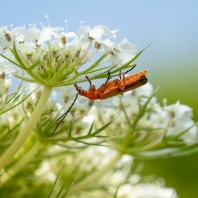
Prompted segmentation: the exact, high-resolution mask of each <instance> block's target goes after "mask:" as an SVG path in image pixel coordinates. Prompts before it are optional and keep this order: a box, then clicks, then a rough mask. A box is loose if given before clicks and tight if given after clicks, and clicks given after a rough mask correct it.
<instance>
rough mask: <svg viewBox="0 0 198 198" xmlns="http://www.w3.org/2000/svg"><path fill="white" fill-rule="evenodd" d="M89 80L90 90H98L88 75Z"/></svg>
mask: <svg viewBox="0 0 198 198" xmlns="http://www.w3.org/2000/svg"><path fill="white" fill-rule="evenodd" d="M86 78H87V80H88V82H89V90H90V91H96V87H95V86H94V85H92V82H91V80H90V79H89V78H88V76H86Z"/></svg>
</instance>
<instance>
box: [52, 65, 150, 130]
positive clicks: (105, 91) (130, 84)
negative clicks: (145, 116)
mask: <svg viewBox="0 0 198 198" xmlns="http://www.w3.org/2000/svg"><path fill="white" fill-rule="evenodd" d="M134 67H135V66H133V67H132V68H131V69H129V70H127V71H126V72H124V73H123V77H122V76H121V73H120V75H119V76H120V79H115V80H112V81H109V80H110V72H108V77H107V80H106V82H105V83H104V84H102V85H101V86H100V87H99V88H98V89H96V87H95V85H92V83H91V80H90V79H89V78H88V76H86V78H87V80H88V82H89V85H90V87H89V90H83V89H82V88H81V87H79V86H78V85H77V84H74V87H75V89H76V91H77V94H76V97H75V99H74V101H73V103H72V104H71V106H70V107H69V109H68V110H67V111H66V112H65V113H64V114H63V115H62V116H61V117H60V118H58V120H57V121H59V120H60V121H59V123H58V125H57V126H56V128H55V129H54V130H53V132H52V134H53V133H54V132H55V131H56V129H57V128H58V126H59V125H60V123H61V122H62V121H63V120H64V118H65V117H66V116H67V114H68V113H69V111H70V110H71V108H72V107H73V105H74V103H75V102H76V100H77V98H78V95H81V96H84V97H86V98H89V99H90V100H105V99H107V98H111V97H113V96H116V95H119V94H121V95H122V94H123V93H125V92H127V91H130V90H133V89H136V88H138V87H141V86H142V85H145V84H146V83H147V81H148V79H147V78H146V74H147V70H143V71H141V72H139V73H136V74H133V75H130V76H126V77H125V75H126V74H127V73H128V72H129V71H131V70H132V69H133V68H134Z"/></svg>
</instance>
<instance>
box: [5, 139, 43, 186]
mask: <svg viewBox="0 0 198 198" xmlns="http://www.w3.org/2000/svg"><path fill="white" fill-rule="evenodd" d="M41 147H42V144H41V143H40V142H39V141H37V142H36V143H35V144H34V146H33V147H32V148H31V149H30V150H29V151H28V152H27V153H26V154H25V155H23V156H22V157H21V159H19V161H17V162H16V163H15V164H14V165H13V166H12V167H11V169H9V170H8V172H7V173H5V174H3V176H2V178H1V183H2V184H5V183H6V182H7V181H9V179H11V178H12V177H13V176H14V175H16V174H17V173H18V172H19V171H20V170H21V169H23V168H24V166H25V165H26V164H27V163H28V162H29V161H31V160H32V159H33V157H34V156H35V155H36V154H37V153H38V151H39V150H40V149H41Z"/></svg>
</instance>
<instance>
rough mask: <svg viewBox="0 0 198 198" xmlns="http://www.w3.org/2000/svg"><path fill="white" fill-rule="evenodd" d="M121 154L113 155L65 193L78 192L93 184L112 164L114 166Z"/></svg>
mask: <svg viewBox="0 0 198 198" xmlns="http://www.w3.org/2000/svg"><path fill="white" fill-rule="evenodd" d="M121 157H122V155H121V154H120V153H117V155H116V156H115V157H113V158H112V159H111V160H110V161H109V163H108V164H106V165H105V166H104V167H102V168H100V169H98V170H96V171H95V172H93V173H92V174H90V175H89V176H88V177H86V178H85V179H84V180H82V181H80V182H79V183H77V184H76V185H74V186H72V187H71V189H69V192H68V193H67V195H71V194H74V193H78V192H79V191H81V190H83V189H86V188H87V187H89V186H90V185H92V184H94V183H95V182H96V181H98V180H99V179H100V178H101V177H102V176H103V175H104V174H105V173H106V172H107V171H109V170H110V169H111V168H112V167H113V166H115V163H116V162H118V161H119V160H120V158H121Z"/></svg>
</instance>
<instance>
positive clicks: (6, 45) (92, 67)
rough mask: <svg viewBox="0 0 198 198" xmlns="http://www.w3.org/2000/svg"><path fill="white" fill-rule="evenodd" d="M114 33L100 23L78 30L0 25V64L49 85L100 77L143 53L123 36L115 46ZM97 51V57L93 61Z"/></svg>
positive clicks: (4, 68)
mask: <svg viewBox="0 0 198 198" xmlns="http://www.w3.org/2000/svg"><path fill="white" fill-rule="evenodd" d="M117 32H118V30H114V31H111V30H109V28H108V27H106V26H102V25H98V26H95V27H94V28H90V27H89V26H81V27H80V29H79V31H78V32H77V33H74V32H64V29H63V28H61V27H50V26H48V27H44V26H42V29H41V30H40V29H38V28H37V27H36V26H35V25H33V26H31V27H30V28H29V29H28V30H26V29H25V27H16V28H14V29H11V30H8V28H7V27H0V47H1V56H2V57H3V58H2V59H1V60H0V61H1V64H0V65H1V67H2V68H3V70H4V71H5V72H6V71H7V73H12V74H13V75H14V76H16V77H18V78H20V79H22V80H25V81H27V82H35V83H37V84H41V85H47V86H51V87H58V86H65V85H71V84H74V83H77V82H82V81H85V80H86V78H85V75H89V78H90V79H93V78H102V77H105V76H106V75H107V72H108V71H110V72H111V74H113V73H116V72H118V71H119V70H121V69H124V68H128V67H131V66H132V63H133V61H134V60H135V59H136V58H137V57H138V56H139V55H140V54H141V53H142V52H143V50H142V51H140V52H139V53H137V48H136V46H134V45H132V44H131V43H129V42H128V41H127V40H126V39H124V40H123V41H121V42H120V43H119V44H118V45H116V44H115V43H114V42H112V41H111V40H110V39H111V38H115V37H116V34H117ZM97 52H100V56H99V58H98V60H96V62H93V63H92V62H91V60H92V58H93V56H94V55H96V53H97ZM97 57H98V56H97ZM87 62H90V63H89V65H88V64H87ZM107 62H108V63H107ZM82 66H83V67H82ZM99 66H100V67H99ZM18 68H20V69H18ZM79 69H80V70H79ZM81 76H82V77H81Z"/></svg>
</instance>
